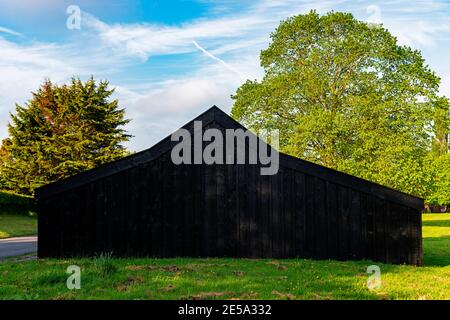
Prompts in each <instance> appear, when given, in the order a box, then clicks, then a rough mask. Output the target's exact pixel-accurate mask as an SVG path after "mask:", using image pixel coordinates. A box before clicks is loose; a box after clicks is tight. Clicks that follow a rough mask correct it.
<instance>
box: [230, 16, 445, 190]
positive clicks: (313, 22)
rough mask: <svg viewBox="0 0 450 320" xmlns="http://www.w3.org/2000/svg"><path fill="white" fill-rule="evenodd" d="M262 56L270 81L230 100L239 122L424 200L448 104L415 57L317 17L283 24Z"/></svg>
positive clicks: (358, 27)
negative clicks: (432, 154)
mask: <svg viewBox="0 0 450 320" xmlns="http://www.w3.org/2000/svg"><path fill="white" fill-rule="evenodd" d="M260 59H261V66H262V67H263V68H264V71H265V75H264V77H263V79H262V80H261V81H257V80H253V81H251V80H248V81H247V82H246V83H244V84H243V85H242V86H241V87H240V88H239V89H238V90H237V92H236V94H235V95H234V96H232V98H233V99H234V106H233V109H232V116H233V117H234V118H236V119H237V120H239V121H241V122H243V123H244V124H246V125H247V126H249V127H251V128H253V129H254V130H256V131H257V130H259V129H262V128H264V129H279V130H280V148H281V151H283V152H286V153H288V154H291V155H294V156H297V157H300V158H303V159H306V160H309V161H313V162H315V163H318V164H321V165H324V166H327V167H331V168H334V169H337V170H340V171H344V172H347V173H350V174H353V175H356V176H359V177H362V178H365V179H368V180H371V181H374V182H377V183H380V184H383V185H386V186H390V187H393V188H396V189H399V190H402V191H405V192H408V193H412V194H415V195H418V196H427V195H428V193H429V191H430V188H429V185H430V183H431V177H430V175H429V172H425V171H426V170H424V168H425V167H426V166H427V163H428V162H429V161H430V159H429V156H430V155H429V154H430V152H431V149H432V139H433V135H434V133H435V131H436V125H437V123H438V122H439V121H436V119H442V118H441V116H442V114H440V113H439V112H437V110H438V109H439V110H441V111H440V112H442V110H444V109H445V108H447V109H446V110H448V100H447V99H445V98H440V97H439V96H438V89H439V84H440V79H439V77H437V76H436V74H435V73H434V72H433V71H432V70H430V68H429V67H428V66H427V65H426V63H425V61H424V59H423V57H422V56H421V53H420V52H419V51H417V50H413V49H411V48H410V47H407V46H401V45H399V44H398V43H397V40H396V38H395V37H394V36H392V35H391V34H390V33H389V31H388V30H386V29H385V28H383V27H382V26H373V25H370V24H367V23H365V22H362V21H358V20H356V19H355V18H354V17H353V16H352V15H351V14H349V13H340V12H330V13H328V14H325V15H319V14H317V13H316V12H315V11H311V12H310V13H309V14H305V15H298V16H294V17H291V18H288V19H286V20H285V21H282V22H281V24H280V25H279V27H278V28H277V29H276V30H275V32H274V33H272V34H271V43H270V45H269V47H268V48H267V49H265V50H263V51H262V52H261V55H260ZM446 115H447V113H446ZM436 117H438V118H436ZM443 127H445V126H442V125H441V128H443ZM444 130H448V127H447V129H444ZM447 132H448V131H447ZM438 144H439V143H437V144H436V148H442V145H441V146H440V147H439V146H438Z"/></svg>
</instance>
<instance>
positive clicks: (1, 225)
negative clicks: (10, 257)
mask: <svg viewBox="0 0 450 320" xmlns="http://www.w3.org/2000/svg"><path fill="white" fill-rule="evenodd" d="M36 233H37V218H36V217H35V216H30V215H28V214H9V213H8V214H2V213H0V239H4V238H9V237H20V236H30V235H35V234H36Z"/></svg>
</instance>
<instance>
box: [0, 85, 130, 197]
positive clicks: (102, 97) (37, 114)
mask: <svg viewBox="0 0 450 320" xmlns="http://www.w3.org/2000/svg"><path fill="white" fill-rule="evenodd" d="M108 85H109V84H108V82H107V81H100V82H96V81H95V80H94V79H93V78H91V79H89V80H88V81H86V82H82V81H81V80H80V79H77V78H73V79H72V80H71V82H70V84H68V85H61V86H58V85H55V84H53V83H52V82H51V81H50V80H47V81H45V82H44V84H43V85H42V86H41V87H40V88H39V90H38V91H36V92H34V93H33V97H32V99H31V100H30V101H28V102H27V103H26V104H25V105H24V106H20V105H16V112H15V114H11V122H10V123H9V125H8V131H9V137H8V138H7V139H5V140H4V141H3V143H2V147H1V149H0V174H1V179H2V182H1V183H2V187H3V188H6V189H10V190H14V191H16V192H21V193H28V194H29V193H32V192H33V191H34V189H35V188H37V187H39V186H42V185H44V184H47V183H50V182H53V181H57V180H59V179H62V178H66V177H69V176H71V175H74V174H76V173H79V172H82V171H85V170H88V169H91V168H94V167H97V166H99V165H101V164H104V163H107V162H110V161H113V160H116V159H118V158H121V157H123V156H124V155H125V154H126V153H127V151H126V149H125V147H124V146H123V145H122V143H123V142H126V141H127V140H128V139H129V137H130V135H128V134H127V133H126V132H125V130H124V129H123V126H124V125H125V124H127V123H128V122H129V120H127V119H125V118H124V117H125V110H124V109H121V108H119V105H118V101H117V100H111V95H112V93H113V92H114V89H109V88H108Z"/></svg>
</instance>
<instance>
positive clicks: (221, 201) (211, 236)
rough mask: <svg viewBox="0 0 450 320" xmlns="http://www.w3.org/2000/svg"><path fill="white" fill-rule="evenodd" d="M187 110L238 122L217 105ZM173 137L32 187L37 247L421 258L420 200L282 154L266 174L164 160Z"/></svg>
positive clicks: (61, 253)
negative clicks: (276, 167)
mask: <svg viewBox="0 0 450 320" xmlns="http://www.w3.org/2000/svg"><path fill="white" fill-rule="evenodd" d="M195 120H196V121H202V125H203V130H204V129H207V128H216V129H219V130H221V131H222V132H224V131H225V129H238V128H241V129H245V128H244V127H242V126H241V125H240V124H239V123H237V122H236V121H234V120H233V119H231V118H230V117H229V116H228V115H226V114H225V113H224V112H222V111H221V110H220V109H218V108H217V107H212V108H211V109H209V110H208V111H206V112H205V113H203V114H202V115H200V116H199V117H197V118H196V119H195ZM193 123H194V120H193V121H191V122H189V123H188V124H186V125H185V126H184V128H186V129H188V130H189V131H190V133H191V134H193V130H194V125H193ZM176 143H177V142H172V141H171V139H170V137H167V138H166V139H164V140H162V141H161V142H159V143H158V144H156V145H155V146H153V147H152V148H150V149H148V150H145V151H142V152H140V153H137V154H134V155H131V156H129V157H126V158H124V159H121V160H119V161H115V162H113V163H110V164H108V165H104V166H102V167H99V168H97V169H94V170H90V171H87V172H85V173H82V174H79V175H76V176H74V177H72V178H69V179H66V180H62V181H59V182H57V183H53V184H50V185H47V186H44V187H42V188H40V189H38V190H37V191H36V199H37V204H38V210H39V215H38V217H39V244H38V251H39V252H38V254H39V257H70V256H90V255H95V254H99V253H102V252H112V253H113V254H114V255H116V256H151V257H251V258H293V257H301V258H316V259H338V260H354V259H370V260H374V261H381V262H387V263H407V264H415V265H420V264H421V263H422V236H421V227H422V226H421V210H422V208H423V200H422V199H419V198H416V197H413V196H410V195H408V194H404V193H401V192H399V191H396V190H392V189H389V188H386V187H383V186H380V185H377V184H375V183H371V182H369V181H365V180H362V179H359V178H356V177H353V176H350V175H347V174H344V173H341V172H338V171H335V170H331V169H328V168H325V167H322V166H319V165H316V164H313V163H310V162H307V161H303V160H300V159H297V158H294V157H291V156H288V155H285V154H280V159H279V160H280V168H279V171H278V173H277V174H275V175H271V176H269V175H266V176H264V175H261V174H260V167H261V165H260V164H235V165H231V164H229V165H225V164H223V165H221V164H214V165H206V164H195V165H194V164H192V165H189V164H182V165H175V164H173V163H172V161H171V157H170V154H171V150H172V147H173V146H174V145H175V144H176ZM206 144H207V143H204V145H206Z"/></svg>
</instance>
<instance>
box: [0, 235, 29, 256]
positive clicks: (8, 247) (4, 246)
mask: <svg viewBox="0 0 450 320" xmlns="http://www.w3.org/2000/svg"><path fill="white" fill-rule="evenodd" d="M36 251H37V237H20V238H9V239H2V240H0V259H1V258H6V257H13V256H20V255H22V254H26V253H33V252H36Z"/></svg>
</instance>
